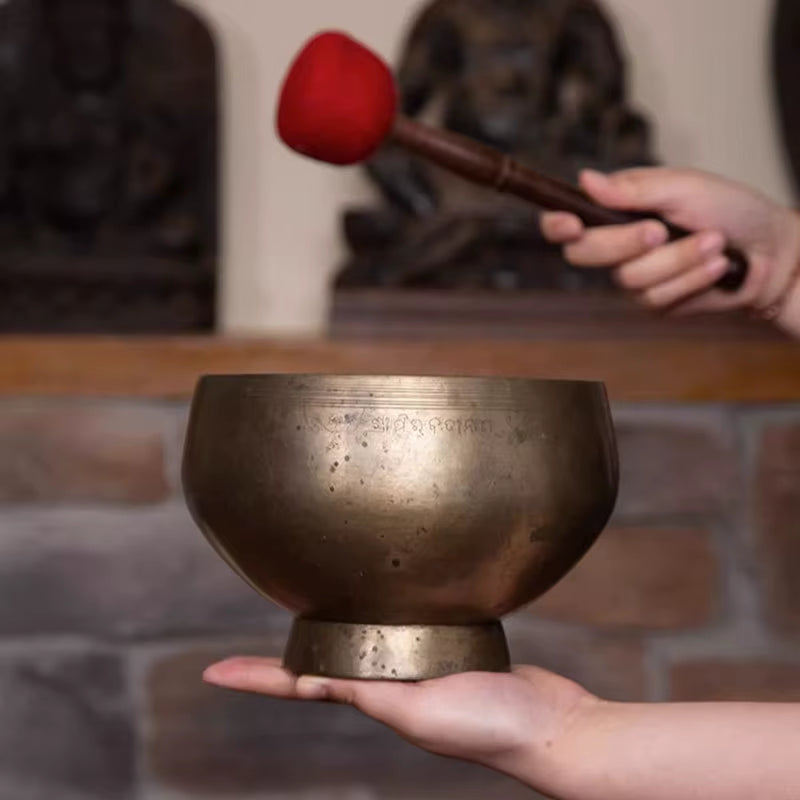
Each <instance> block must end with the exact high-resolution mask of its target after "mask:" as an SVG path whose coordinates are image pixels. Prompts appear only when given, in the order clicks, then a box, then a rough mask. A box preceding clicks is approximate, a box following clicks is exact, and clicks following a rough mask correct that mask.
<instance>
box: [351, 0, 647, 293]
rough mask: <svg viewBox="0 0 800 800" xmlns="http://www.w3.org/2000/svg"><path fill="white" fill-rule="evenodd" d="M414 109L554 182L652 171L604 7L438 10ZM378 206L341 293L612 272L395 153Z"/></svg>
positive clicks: (583, 1) (503, 200) (412, 42)
mask: <svg viewBox="0 0 800 800" xmlns="http://www.w3.org/2000/svg"><path fill="white" fill-rule="evenodd" d="M396 77H397V82H398V86H399V91H400V98H401V106H402V111H403V112H404V113H405V114H407V115H409V116H411V117H417V118H420V119H425V120H426V121H428V122H432V123H434V124H437V125H441V126H443V127H445V128H447V129H449V130H452V131H455V132H458V133H461V134H465V135H467V136H470V137H473V138H475V139H477V140H478V141H480V142H484V143H486V144H489V145H492V146H494V147H496V148H499V149H500V150H502V151H503V152H505V153H508V154H510V155H513V156H514V157H516V158H517V159H519V160H520V161H522V162H523V163H526V164H528V165H529V166H531V167H533V168H535V169H538V170H540V171H542V172H544V173H547V174H549V175H552V176H555V177H560V178H562V179H566V180H569V181H575V180H576V178H577V174H578V172H579V170H580V169H581V168H584V167H593V168H595V169H600V170H616V169H620V168H625V167H631V166H643V165H651V164H653V163H655V162H654V158H653V155H652V153H651V142H650V129H649V125H648V123H647V121H646V120H645V119H644V118H643V117H642V116H641V115H639V114H638V113H636V111H635V110H633V109H631V107H630V106H629V104H628V99H627V85H626V83H627V81H626V68H625V63H624V59H623V55H622V53H621V49H620V46H619V44H618V42H617V39H616V36H615V32H614V30H613V27H612V24H611V22H610V21H609V19H608V17H607V16H606V15H605V14H604V12H603V11H602V10H601V8H600V6H599V5H598V3H597V2H595V0H434V1H433V2H432V3H430V4H429V5H427V6H426V7H425V8H424V10H423V11H422V12H421V14H420V15H419V16H418V18H417V19H416V20H415V21H414V23H413V25H412V27H411V29H410V33H409V35H408V38H407V41H406V42H405V46H404V48H403V51H402V57H401V59H400V64H399V68H398V69H397V73H396ZM366 170H367V174H368V176H369V179H370V181H371V182H372V184H373V186H374V187H375V188H376V189H377V190H378V193H379V196H380V201H381V202H380V204H379V205H378V206H377V207H375V208H359V209H350V210H348V211H347V213H346V214H345V218H344V232H345V237H346V240H347V243H348V245H349V247H350V251H351V257H350V259H349V260H348V262H347V263H346V264H345V265H344V267H343V269H342V270H341V272H340V273H339V276H338V279H337V286H338V287H340V288H352V287H369V286H392V287H437V288H442V287H453V288H456V287H457V288H466V287H475V288H505V289H516V288H539V289H562V290H573V289H583V288H589V287H592V286H594V287H597V286H603V287H605V286H608V285H609V284H608V276H607V275H606V274H605V271H599V270H598V271H597V272H594V271H588V270H587V271H578V270H573V269H572V268H570V267H569V266H568V265H566V264H565V263H564V262H563V260H562V259H561V258H560V255H559V253H558V251H557V250H555V249H553V248H552V247H550V246H549V245H547V244H546V243H545V242H544V241H543V239H542V238H541V236H540V234H539V232H538V226H537V216H538V213H539V212H538V209H536V208H534V207H532V206H530V205H529V204H525V203H523V202H522V201H518V200H516V199H514V198H509V197H505V196H500V195H498V194H496V193H493V192H491V191H490V190H488V189H484V188H478V187H473V186H471V185H467V184H466V182H464V181H462V180H461V179H459V178H457V177H454V176H451V175H449V174H446V173H445V172H443V171H442V170H440V169H438V168H437V167H434V166H431V165H429V164H428V163H426V162H423V161H421V160H420V159H418V158H417V157H415V156H413V155H410V154H408V153H407V152H405V151H402V150H400V149H397V148H395V147H393V146H391V145H387V146H385V147H384V148H383V149H382V150H381V151H379V153H378V154H376V156H375V157H374V158H373V159H372V160H371V161H370V162H369V163H368V164H367V165H366Z"/></svg>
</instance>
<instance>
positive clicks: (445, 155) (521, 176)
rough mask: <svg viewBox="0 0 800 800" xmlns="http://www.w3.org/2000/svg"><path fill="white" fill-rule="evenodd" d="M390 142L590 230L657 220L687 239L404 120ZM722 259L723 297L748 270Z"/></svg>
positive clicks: (731, 255)
mask: <svg viewBox="0 0 800 800" xmlns="http://www.w3.org/2000/svg"><path fill="white" fill-rule="evenodd" d="M392 138H393V140H394V141H395V142H397V144H399V145H401V146H403V147H404V148H406V149H408V150H411V151H413V152H415V153H417V154H418V155H420V156H422V157H424V158H425V159H427V160H429V161H432V162H434V163H436V164H438V165H440V166H441V167H444V168H446V169H448V170H450V171H451V172H454V173H456V174H457V175H460V176H461V177H462V178H466V179H467V180H469V181H472V182H473V183H476V184H479V185H481V186H490V187H492V188H494V189H495V190H496V191H498V192H504V193H506V194H512V195H516V196H517V197H520V198H522V199H524V200H528V201H530V202H532V203H534V204H536V205H538V206H540V207H541V208H544V209H547V210H549V211H568V212H570V213H572V214H575V215H576V216H577V217H579V218H580V219H581V220H582V221H583V222H584V223H585V224H586V225H589V226H599V225H621V224H626V223H630V222H637V221H640V220H643V219H658V220H659V221H660V222H662V223H663V224H664V225H665V226H666V228H667V230H668V231H669V235H670V241H677V240H678V239H683V238H684V237H686V236H689V235H691V234H690V232H689V231H687V230H684V229H683V228H679V227H678V226H676V225H672V224H671V223H669V222H667V221H666V220H663V219H661V218H660V217H658V216H655V215H652V214H638V213H628V212H622V211H616V210H614V209H610V208H606V207H605V206H601V205H599V204H597V203H595V202H594V201H593V200H592V199H591V198H590V197H589V196H588V195H586V194H585V193H584V192H582V191H581V190H580V189H576V188H575V187H573V186H570V185H569V184H568V183H565V182H563V181H559V180H556V179H554V178H549V177H547V176H545V175H541V174H540V173H537V172H535V171H534V170H532V169H529V168H528V167H525V166H523V165H522V164H520V163H519V162H517V161H515V160H514V159H512V158H510V157H509V156H507V155H505V154H504V153H501V152H500V151H498V150H494V149H493V148H491V147H487V146H486V145H483V144H481V143H480V142H476V141H474V140H472V139H469V138H467V137H465V136H461V135H459V134H456V133H452V132H451V131H446V130H442V129H439V128H433V127H430V126H428V125H425V124H423V123H420V122H417V121H415V120H411V119H409V118H408V117H404V116H402V115H399V116H398V117H397V118H396V120H395V124H394V128H393V130H392ZM725 256H726V257H727V259H728V261H729V266H728V271H727V273H726V274H725V275H724V276H723V277H722V278H721V280H720V281H719V282H718V283H717V287H718V288H719V289H722V290H723V291H726V292H736V291H738V290H739V289H741V287H742V286H743V284H744V282H745V280H746V279H747V275H748V272H749V264H748V262H747V258H746V257H745V256H744V254H743V253H741V252H740V251H738V250H735V249H733V248H728V249H727V250H726V251H725Z"/></svg>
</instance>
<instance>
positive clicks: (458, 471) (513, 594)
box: [183, 375, 618, 681]
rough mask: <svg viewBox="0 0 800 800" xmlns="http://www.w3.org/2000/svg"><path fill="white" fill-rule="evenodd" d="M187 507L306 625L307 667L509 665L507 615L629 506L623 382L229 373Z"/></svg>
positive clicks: (195, 449)
mask: <svg viewBox="0 0 800 800" xmlns="http://www.w3.org/2000/svg"><path fill="white" fill-rule="evenodd" d="M183 481H184V488H185V494H186V499H187V503H188V506H189V508H190V510H191V513H192V515H193V517H194V519H195V521H196V522H197V524H198V526H199V527H200V528H201V530H202V531H203V533H204V534H205V536H206V537H207V538H208V540H209V541H210V542H211V544H212V545H213V546H214V548H215V549H216V550H217V552H218V553H219V555H220V556H221V557H222V558H224V559H225V561H227V563H228V564H229V565H230V566H231V567H232V568H233V569H234V570H236V571H237V572H238V573H239V575H240V576H241V577H242V578H244V579H245V580H246V581H247V582H248V583H249V584H250V585H251V586H252V587H253V588H254V589H255V590H256V591H258V592H259V593H261V594H262V595H263V596H264V597H266V598H268V599H270V600H271V601H273V602H274V603H276V604H278V605H280V606H282V607H284V608H286V609H288V610H290V611H291V612H293V614H294V615H295V622H294V626H293V629H292V632H291V634H290V636H289V641H288V644H287V646H286V650H285V653H284V663H285V665H286V666H287V668H289V669H290V670H292V671H293V672H294V673H296V674H312V675H322V676H329V677H345V678H361V679H386V680H404V681H417V680H423V679H429V678H435V677H441V676H443V675H447V674H451V673H456V672H469V671H491V672H505V671H507V670H508V669H509V668H510V666H509V665H510V660H509V652H508V646H507V643H506V638H505V635H504V632H503V627H502V622H501V619H502V618H503V617H504V616H506V615H507V614H509V613H511V612H513V611H515V610H517V609H519V608H521V607H522V606H525V605H527V604H529V603H531V602H532V601H534V600H535V599H536V598H537V597H539V596H541V595H542V594H543V593H544V592H546V591H548V590H549V589H550V588H551V587H553V586H554V585H555V584H556V583H557V582H558V581H559V580H561V578H562V577H564V575H566V574H567V573H568V572H569V571H570V570H571V569H572V568H573V566H574V565H575V564H576V563H577V562H578V561H579V560H580V559H581V558H582V557H583V556H584V554H585V553H586V552H587V550H589V548H590V547H591V546H592V544H593V543H594V542H595V540H596V539H597V537H598V535H599V534H600V533H601V531H602V530H603V528H604V526H605V525H606V524H607V522H608V520H609V517H610V515H611V513H612V510H613V507H614V504H615V502H616V498H617V487H618V463H617V450H616V442H615V436H614V429H613V425H612V421H611V415H610V412H609V406H608V402H607V398H606V392H605V388H604V386H603V385H602V384H598V383H583V382H565V381H536V380H521V379H485V378H436V377H359V376H321V375H315V376H288V375H287V376H284V375H260V376H218V377H205V378H202V379H201V381H200V383H199V384H198V387H197V390H196V393H195V397H194V401H193V405H192V411H191V417H190V422H189V428H188V434H187V439H186V446H185V453H184V465H183Z"/></svg>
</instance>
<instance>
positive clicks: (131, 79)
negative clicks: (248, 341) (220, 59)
mask: <svg viewBox="0 0 800 800" xmlns="http://www.w3.org/2000/svg"><path fill="white" fill-rule="evenodd" d="M217 128H218V85H217V63H216V50H215V44H214V41H213V39H212V37H211V35H210V33H209V31H208V30H207V28H206V27H205V25H204V24H203V23H202V22H201V21H200V20H199V19H198V18H197V17H196V16H195V15H193V14H192V13H190V12H189V11H188V10H186V9H185V8H183V7H182V6H179V5H178V4H176V3H174V2H171V0H7V2H6V3H5V4H4V5H2V6H0V331H35V332H55V331H64V332H74V331H82V332H126V333H150V332H159V331H160V332H168V331H181V330H183V331H201V330H210V329H212V328H213V326H214V321H215V319H214V306H215V283H216V281H215V275H216V270H217V257H218V246H217V234H218V231H217V227H218V208H217V206H218V192H217V183H218V176H217V160H218V136H217Z"/></svg>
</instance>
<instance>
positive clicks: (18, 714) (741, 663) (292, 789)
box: [0, 400, 800, 800]
mask: <svg viewBox="0 0 800 800" xmlns="http://www.w3.org/2000/svg"><path fill="white" fill-rule="evenodd" d="M615 413H616V417H617V425H618V433H619V439H620V445H621V458H622V466H623V481H622V494H621V498H620V503H619V506H618V510H617V514H616V516H615V519H614V521H613V524H612V526H611V527H610V528H609V530H608V531H607V532H606V533H605V534H604V535H603V537H602V538H601V540H600V541H599V543H598V544H597V546H596V547H595V548H594V550H593V551H592V552H591V553H590V555H589V556H588V557H587V558H586V559H585V561H584V562H583V563H582V564H581V565H580V566H579V568H578V569H577V570H576V571H575V573H574V574H573V575H572V576H571V577H570V578H568V579H567V580H566V581H565V582H564V583H563V584H562V585H561V586H560V587H558V588H557V589H556V590H554V591H553V592H552V593H551V594H550V595H548V596H547V597H546V598H544V599H543V600H541V601H540V602H539V603H537V604H536V605H535V606H533V607H532V608H531V609H528V610H526V611H525V612H523V613H521V614H519V615H517V616H516V617H514V618H513V619H512V620H509V623H508V630H509V634H510V638H511V642H512V648H513V652H514V656H515V658H516V660H518V661H524V662H531V663H537V664H539V665H542V666H544V667H547V668H550V669H553V670H556V671H559V672H561V673H563V674H565V675H568V676H570V677H573V678H575V679H577V680H579V681H581V682H583V683H584V684H585V685H586V686H587V687H588V688H590V689H592V690H594V691H596V692H599V693H601V694H602V695H603V696H605V697H608V698H615V699H623V700H625V699H627V700H643V699H649V700H655V701H659V700H706V699H722V698H742V699H756V700H800V588H798V587H800V408H777V409H765V408H744V407H718V406H714V407H686V406H671V407H664V408H643V407H639V408H631V407H624V408H623V407H620V408H617V409H615ZM185 419H186V408H185V406H183V405H180V404H166V403H156V402H136V403H131V402H105V401H104V402H89V401H47V402H44V401H41V402H40V401H32V400H20V401H8V400H6V401H3V402H2V403H0V709H1V711H0V797H2V798H8V799H9V800H52V798H59V800H187V799H188V798H192V799H194V798H198V799H202V798H215V799H216V798H232V799H233V800H253V799H254V798H264V799H265V800H266V798H287V799H288V800H293V798H298V800H299V799H300V798H302V800H317V799H319V800H372V798H385V799H386V800H411V799H412V798H414V800H417V799H418V800H434V799H437V800H438V798H446V797H459V798H464V800H470V798H476V800H477V798H485V797H503V798H509V800H514V798H517V797H520V798H523V797H531V796H532V795H531V793H529V792H526V791H524V790H523V789H522V788H521V787H518V786H516V785H514V784H512V783H510V782H509V781H506V780H504V779H502V778H500V777H498V776H496V775H494V774H491V773H489V772H484V771H482V770H479V769H477V768H472V767H469V766H466V765H463V764H460V763H457V762H454V761H446V760H443V759H438V758H435V757H432V756H427V755H424V754H422V753H420V752H417V751H416V750H414V749H413V748H411V747H410V746H407V745H405V744H404V743H402V742H400V741H399V740H398V739H397V738H395V737H394V736H393V735H392V734H391V733H389V732H387V731H385V730H384V729H382V728H381V727H380V726H378V725H376V724H374V723H372V722H370V721H368V720H366V719H364V718H362V717H360V716H359V715H357V714H355V713H353V712H351V711H350V710H349V709H342V708H335V707H328V706H313V705H309V706H303V707H301V706H298V705H288V704H282V703H278V702H272V701H269V700H265V699H261V698H255V697H249V696H237V695H232V694H228V693H225V692H221V691H219V690H214V689H211V688H209V687H206V686H204V685H203V684H202V683H201V680H200V675H201V672H202V669H203V668H204V667H205V666H206V665H207V664H208V663H210V662H211V661H212V660H214V659H217V658H219V657H224V656H227V655H230V654H233V653H239V652H248V653H271V654H277V653H279V652H280V649H281V647H282V643H283V640H284V636H285V634H286V631H287V627H288V621H289V620H288V617H287V616H286V615H285V614H284V613H283V612H281V611H279V610H277V609H275V608H273V607H271V605H270V604H268V603H266V602H264V601H262V600H260V599H259V598H258V597H256V596H255V595H254V594H253V593H252V592H251V590H250V589H249V588H247V587H246V586H245V585H244V584H243V583H242V582H240V581H239V579H238V578H237V577H235V576H234V575H233V574H232V573H231V572H230V571H229V570H228V568H227V567H226V566H224V565H223V564H222V563H221V561H220V560H219V559H218V558H217V556H216V555H215V554H214V553H213V552H212V551H211V549H210V547H209V546H208V545H207V544H206V543H205V541H204V540H203V539H202V537H201V536H200V534H199V532H198V531H197V530H196V528H195V527H194V525H193V523H192V522H191V521H190V520H189V518H188V514H187V512H186V510H185V508H184V505H183V502H182V499H181V496H180V488H179V461H180V449H181V445H182V438H183V430H184V425H185Z"/></svg>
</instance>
